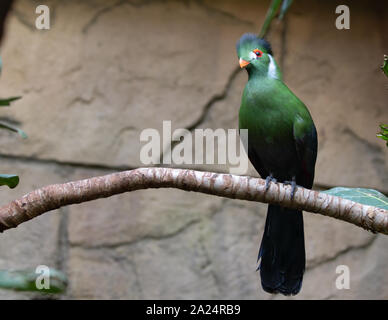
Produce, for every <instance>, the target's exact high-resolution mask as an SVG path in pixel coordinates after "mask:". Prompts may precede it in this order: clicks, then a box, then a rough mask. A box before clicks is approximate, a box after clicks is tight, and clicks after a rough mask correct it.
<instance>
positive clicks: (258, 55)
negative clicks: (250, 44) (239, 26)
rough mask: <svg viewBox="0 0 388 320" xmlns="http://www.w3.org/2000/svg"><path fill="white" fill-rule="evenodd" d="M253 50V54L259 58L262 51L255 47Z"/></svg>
mask: <svg viewBox="0 0 388 320" xmlns="http://www.w3.org/2000/svg"><path fill="white" fill-rule="evenodd" d="M253 52H254V53H255V55H256V56H257V57H258V58H260V57H261V56H262V55H263V51H261V50H259V49H255V50H253Z"/></svg>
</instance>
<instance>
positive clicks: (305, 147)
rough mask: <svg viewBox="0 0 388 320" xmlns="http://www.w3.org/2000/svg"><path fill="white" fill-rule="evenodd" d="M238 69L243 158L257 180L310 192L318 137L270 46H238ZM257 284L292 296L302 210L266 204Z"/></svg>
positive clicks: (296, 287) (298, 282) (251, 41)
mask: <svg viewBox="0 0 388 320" xmlns="http://www.w3.org/2000/svg"><path fill="white" fill-rule="evenodd" d="M237 55H238V58H239V59H240V61H239V62H240V66H241V68H245V69H246V70H247V72H248V82H247V84H246V86H245V89H244V92H243V96H242V101H241V107H240V112H239V127H240V129H248V150H247V153H248V157H249V160H250V161H251V163H252V164H253V166H254V167H255V169H256V170H257V172H258V173H259V174H260V176H261V177H263V178H266V185H267V188H268V186H269V184H270V182H271V181H272V182H276V181H279V182H284V183H289V184H291V185H292V186H293V188H292V195H291V196H292V197H293V195H294V192H295V188H296V186H297V185H299V186H303V187H305V188H311V187H312V185H313V180H314V167H315V160H316V156H317V132H316V129H315V126H314V122H313V120H312V118H311V115H310V113H309V111H308V110H307V108H306V106H305V105H304V104H303V102H302V101H300V100H299V99H298V98H297V97H296V96H295V95H294V94H293V93H292V92H291V90H290V89H289V88H288V87H287V86H286V85H285V84H284V83H283V81H282V75H281V72H280V70H279V67H278V65H277V64H276V62H275V60H274V58H273V56H272V50H271V46H270V44H269V43H268V42H267V41H266V40H264V39H260V38H258V37H257V36H256V35H254V34H244V35H243V36H242V37H241V38H240V40H239V41H238V43H237ZM259 259H261V261H260V265H259V267H258V269H260V277H261V284H262V287H263V289H264V290H265V291H267V292H269V293H282V294H284V295H291V294H292V295H294V294H297V293H298V292H299V291H300V289H301V286H302V280H303V273H304V270H305V247H304V231H303V215H302V211H300V210H295V209H287V208H283V207H280V206H278V205H269V206H268V212H267V218H266V222H265V229H264V234H263V238H262V241H261V246H260V250H259Z"/></svg>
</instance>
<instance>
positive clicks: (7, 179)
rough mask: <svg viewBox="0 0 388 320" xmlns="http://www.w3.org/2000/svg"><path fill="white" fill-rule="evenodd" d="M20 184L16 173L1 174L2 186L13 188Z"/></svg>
mask: <svg viewBox="0 0 388 320" xmlns="http://www.w3.org/2000/svg"><path fill="white" fill-rule="evenodd" d="M18 184H19V177H18V176H17V175H15V174H0V186H8V187H10V188H11V189H13V188H15V187H16V186H17V185H18Z"/></svg>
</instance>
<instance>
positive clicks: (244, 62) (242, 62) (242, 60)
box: [239, 58, 250, 68]
mask: <svg viewBox="0 0 388 320" xmlns="http://www.w3.org/2000/svg"><path fill="white" fill-rule="evenodd" d="M239 63H240V68H244V67H246V66H247V65H248V64H250V62H248V61H246V60H244V59H242V58H240V60H239Z"/></svg>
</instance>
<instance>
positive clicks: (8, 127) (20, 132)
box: [0, 121, 27, 139]
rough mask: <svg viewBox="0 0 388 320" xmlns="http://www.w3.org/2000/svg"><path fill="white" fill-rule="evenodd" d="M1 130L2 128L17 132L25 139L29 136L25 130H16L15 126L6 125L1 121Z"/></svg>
mask: <svg viewBox="0 0 388 320" xmlns="http://www.w3.org/2000/svg"><path fill="white" fill-rule="evenodd" d="M0 128H1V129H7V130H10V131H13V132H17V133H19V134H20V136H21V137H22V138H23V139H27V134H26V133H25V132H24V131H23V130H21V129H19V128H16V127H14V126H11V125H10V124H8V123H5V122H3V121H0Z"/></svg>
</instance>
